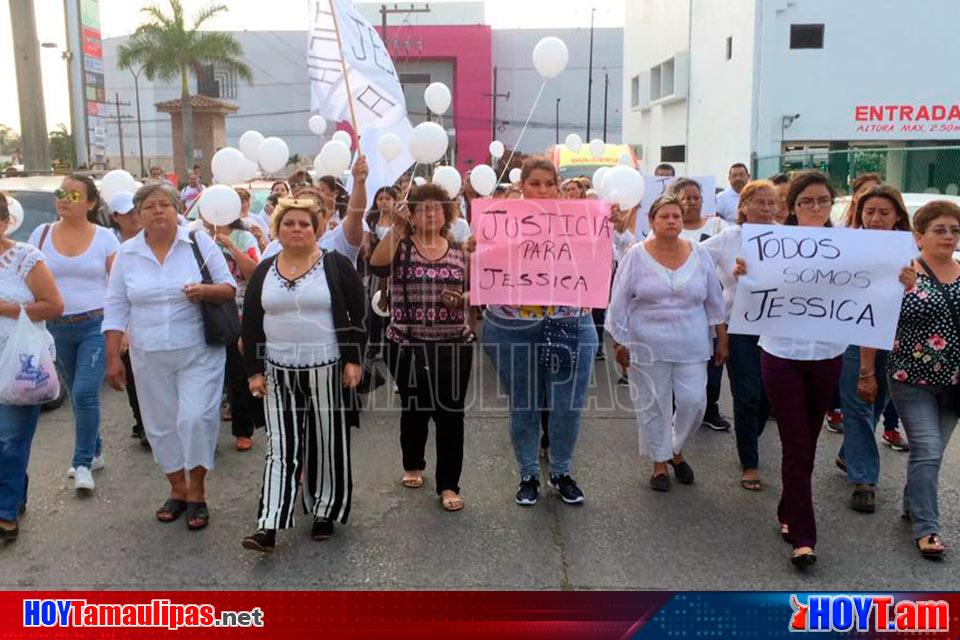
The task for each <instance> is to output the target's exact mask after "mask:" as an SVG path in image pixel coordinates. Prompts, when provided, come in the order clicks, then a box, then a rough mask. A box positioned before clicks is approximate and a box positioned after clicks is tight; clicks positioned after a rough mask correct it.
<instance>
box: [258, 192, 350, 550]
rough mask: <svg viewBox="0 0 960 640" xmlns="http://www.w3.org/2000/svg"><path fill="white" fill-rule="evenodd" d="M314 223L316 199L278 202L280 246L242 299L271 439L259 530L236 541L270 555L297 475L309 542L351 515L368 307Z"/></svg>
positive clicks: (291, 510)
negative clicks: (353, 438) (309, 523)
mask: <svg viewBox="0 0 960 640" xmlns="http://www.w3.org/2000/svg"><path fill="white" fill-rule="evenodd" d="M321 224H322V219H321V216H320V207H319V205H317V204H316V203H315V202H314V201H313V200H311V199H308V198H303V199H283V200H280V203H279V204H278V205H277V209H276V211H275V212H274V214H273V235H274V237H276V238H278V239H279V241H280V244H281V245H282V247H283V248H282V249H281V251H280V253H279V254H278V255H277V256H275V257H271V258H265V259H264V260H263V261H262V262H261V263H260V264H259V265H258V266H257V269H256V271H255V272H254V274H253V277H252V278H251V279H250V284H249V286H248V287H247V294H246V296H245V298H244V304H243V343H244V361H245V363H246V369H247V375H248V376H249V378H248V380H249V386H250V392H251V393H253V394H254V395H255V396H257V397H260V398H265V401H264V402H265V408H266V417H267V437H268V439H269V449H268V451H267V461H266V466H265V468H264V471H263V486H262V491H261V497H260V512H259V516H258V519H257V531H256V532H254V533H253V534H252V535H250V536H247V537H246V538H244V540H243V547H244V548H246V549H252V550H254V551H261V552H269V551H272V550H273V548H274V547H275V546H276V534H277V529H286V528H289V527H292V526H294V514H295V512H296V497H297V491H298V488H299V485H300V480H301V479H302V482H303V505H304V508H305V509H306V510H307V511H308V512H309V513H310V514H312V515H313V530H312V532H311V537H312V538H313V539H314V540H324V539H326V538H329V537H330V536H331V535H333V522H334V520H339V521H340V522H341V523H346V522H347V517H348V516H349V514H350V501H351V496H352V493H353V482H352V475H351V464H350V427H351V426H359V420H358V417H359V416H358V413H357V406H358V405H357V402H356V398H355V396H354V394H353V389H355V388H356V386H357V385H358V384H359V383H360V377H361V369H360V362H361V358H362V354H363V349H364V342H365V333H364V328H363V317H364V314H365V311H366V305H365V297H364V293H363V284H362V282H361V281H360V275H359V274H358V273H357V270H356V269H355V268H354V266H353V264H354V263H353V262H351V261H350V260H348V259H347V258H345V257H344V256H343V255H341V254H339V253H338V252H336V251H324V250H323V249H321V248H320V247H318V246H317V245H316V242H315V241H314V238H315V237H316V233H317V230H318V229H319V228H320V226H321Z"/></svg>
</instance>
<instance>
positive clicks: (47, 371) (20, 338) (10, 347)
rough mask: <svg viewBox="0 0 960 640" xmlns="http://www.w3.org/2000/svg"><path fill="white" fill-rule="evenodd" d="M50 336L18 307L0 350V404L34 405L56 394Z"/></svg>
mask: <svg viewBox="0 0 960 640" xmlns="http://www.w3.org/2000/svg"><path fill="white" fill-rule="evenodd" d="M55 362H56V350H55V348H54V346H53V336H51V335H50V332H48V331H47V330H46V329H45V328H43V327H41V326H39V325H37V324H35V323H34V322H33V321H32V320H30V317H29V316H28V315H27V310H26V308H25V307H20V317H19V318H18V319H17V324H16V326H15V327H14V328H13V332H12V333H11V334H10V335H9V336H8V337H7V343H6V344H5V345H4V347H3V352H2V353H0V404H12V405H34V404H43V403H45V402H49V401H51V400H55V399H56V398H57V397H58V396H59V395H60V378H59V376H58V375H57V368H56V364H55Z"/></svg>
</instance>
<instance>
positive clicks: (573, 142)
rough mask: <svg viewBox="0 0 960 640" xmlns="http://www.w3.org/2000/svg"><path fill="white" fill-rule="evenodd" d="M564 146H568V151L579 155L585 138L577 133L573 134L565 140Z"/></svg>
mask: <svg viewBox="0 0 960 640" xmlns="http://www.w3.org/2000/svg"><path fill="white" fill-rule="evenodd" d="M564 144H566V145H567V149H570V151H572V152H573V153H579V152H580V148H581V147H582V146H583V138H581V137H580V136H578V135H577V134H575V133H571V134H570V135H568V136H567V139H566V140H564Z"/></svg>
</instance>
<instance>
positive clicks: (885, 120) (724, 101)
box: [623, 0, 960, 191]
mask: <svg viewBox="0 0 960 640" xmlns="http://www.w3.org/2000/svg"><path fill="white" fill-rule="evenodd" d="M626 7H627V9H626V20H625V26H624V49H623V53H624V65H623V66H624V68H623V81H624V88H623V95H624V107H623V127H624V134H623V138H624V142H626V143H630V144H635V145H641V146H642V155H643V165H644V167H645V168H646V169H647V170H649V171H652V170H653V167H654V166H656V164H658V163H659V162H661V161H664V162H670V163H671V164H674V165H675V166H676V167H677V168H678V172H684V173H686V174H688V175H703V174H715V175H716V176H717V177H718V184H719V185H725V182H726V174H727V169H728V167H729V166H730V164H732V163H734V162H743V163H745V164H747V165H748V166H750V167H752V169H753V173H754V174H756V175H758V176H760V177H766V176H769V175H771V174H773V173H777V172H778V171H780V170H782V169H794V168H800V167H803V166H817V167H820V168H824V169H826V170H828V171H829V172H830V173H831V175H833V176H834V178H835V180H836V182H837V184H838V185H840V186H844V185H845V183H846V182H847V180H848V179H849V177H850V176H851V175H855V174H856V173H860V172H862V171H867V170H879V171H880V172H881V173H883V174H884V175H885V177H886V179H887V181H888V182H890V183H891V184H895V185H898V186H900V187H901V188H902V189H903V190H905V191H924V190H928V189H938V190H953V189H956V185H957V184H958V183H960V151H958V150H955V149H943V147H945V146H951V145H954V146H956V145H958V144H960V74H958V73H957V71H956V69H955V62H956V61H957V60H960V38H958V37H957V35H956V26H955V25H956V24H958V23H960V2H957V1H956V0H723V1H720V0H687V1H681V0H631V1H630V2H627V3H626ZM851 165H853V166H851ZM951 185H952V186H951Z"/></svg>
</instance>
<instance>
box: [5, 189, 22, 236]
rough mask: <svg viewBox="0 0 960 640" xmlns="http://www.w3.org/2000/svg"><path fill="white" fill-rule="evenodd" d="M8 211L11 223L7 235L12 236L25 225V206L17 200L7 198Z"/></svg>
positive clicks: (8, 225) (8, 224)
mask: <svg viewBox="0 0 960 640" xmlns="http://www.w3.org/2000/svg"><path fill="white" fill-rule="evenodd" d="M7 210H8V211H9V212H10V222H8V223H7V231H6V235H10V234H12V233H13V232H14V231H16V230H17V229H19V228H20V225H22V224H23V205H22V204H20V203H19V202H17V199H16V198H11V197H10V196H7Z"/></svg>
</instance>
